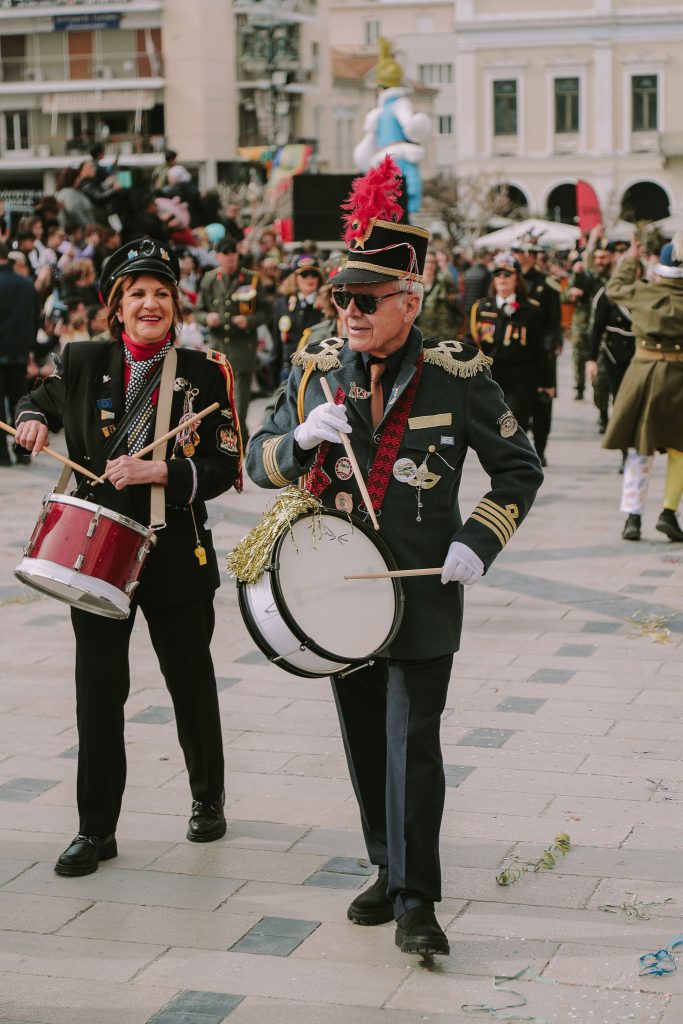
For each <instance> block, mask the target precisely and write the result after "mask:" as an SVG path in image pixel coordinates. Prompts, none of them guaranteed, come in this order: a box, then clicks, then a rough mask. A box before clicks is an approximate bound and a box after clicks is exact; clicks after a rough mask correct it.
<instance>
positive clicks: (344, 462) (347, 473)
mask: <svg viewBox="0 0 683 1024" xmlns="http://www.w3.org/2000/svg"><path fill="white" fill-rule="evenodd" d="M334 471H335V473H336V474H337V476H338V477H339V479H340V480H350V479H351V477H352V476H353V469H352V467H351V461H350V459H347V458H346V456H343V457H342V458H341V459H337V461H336V463H335V466H334Z"/></svg>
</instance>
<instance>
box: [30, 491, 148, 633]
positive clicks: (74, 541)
mask: <svg viewBox="0 0 683 1024" xmlns="http://www.w3.org/2000/svg"><path fill="white" fill-rule="evenodd" d="M155 539H156V538H155V537H154V534H153V533H152V532H151V531H150V530H149V529H147V528H146V527H144V526H141V525H140V524H139V523H136V522H135V521H134V520H132V519H128V518H127V517H125V516H121V515H119V514H118V513H116V512H112V511H111V510H110V509H107V508H104V507H103V506H101V505H95V504H94V503H93V502H88V501H82V500H81V499H80V498H74V497H72V496H70V495H63V494H50V495H49V496H48V497H47V498H46V499H45V502H44V505H43V511H42V513H41V515H40V518H39V519H38V522H37V524H36V527H35V529H34V531H33V534H32V536H31V540H30V541H29V543H28V545H27V547H26V550H25V552H24V555H25V557H24V559H23V561H22V562H21V564H20V565H19V566H17V569H16V570H15V571H16V572H17V575H18V577H19V579H21V580H22V582H24V583H27V584H28V585H29V586H32V587H35V588H36V589H38V590H42V591H43V592H45V593H48V594H51V596H53V597H57V598H58V599H59V600H62V601H66V603H67V604H74V605H78V606H81V607H86V606H87V608H86V610H88V611H92V612H95V613H96V614H101V615H106V616H108V617H114V618H125V617H126V616H127V614H128V604H129V595H130V593H131V592H132V590H133V589H134V585H135V584H136V583H137V581H138V578H139V576H140V573H141V572H142V569H143V566H144V564H145V560H146V557H147V554H148V553H149V549H151V547H152V545H153V543H154V541H155ZM145 545H146V547H147V550H146V551H145V550H144V548H145ZM50 567H61V568H62V569H63V570H67V571H68V572H69V573H71V575H70V576H69V577H68V579H69V582H66V580H67V576H65V574H64V573H63V572H59V571H57V577H58V578H59V584H58V585H57V586H53V585H52V581H53V577H52V570H51V568H50ZM88 580H95V581H102V583H103V584H105V588H104V591H103V588H102V587H100V586H97V585H96V584H88ZM109 588H113V589H114V591H120V597H119V598H117V597H116V595H115V594H114V598H115V604H114V606H112V605H111V603H110V602H108V601H107V600H106V598H105V597H103V596H102V595H103V592H105V591H108V589H109ZM72 589H73V593H70V591H71V590H72ZM84 594H85V595H86V597H85V598H84V597H83V595H84ZM88 594H90V595H91V597H92V600H91V601H88V600H87V595H88ZM98 603H102V607H101V608H98V607H93V604H94V605H97V604H98Z"/></svg>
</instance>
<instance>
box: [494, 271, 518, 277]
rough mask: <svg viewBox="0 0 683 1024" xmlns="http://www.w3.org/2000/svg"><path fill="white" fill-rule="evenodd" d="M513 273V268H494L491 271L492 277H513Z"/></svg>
mask: <svg viewBox="0 0 683 1024" xmlns="http://www.w3.org/2000/svg"><path fill="white" fill-rule="evenodd" d="M515 273H516V271H514V270H494V271H493V276H494V277H514V276H515Z"/></svg>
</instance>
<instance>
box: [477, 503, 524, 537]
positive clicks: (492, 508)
mask: <svg viewBox="0 0 683 1024" xmlns="http://www.w3.org/2000/svg"><path fill="white" fill-rule="evenodd" d="M479 506H480V507H481V508H487V509H489V511H491V512H497V513H498V514H499V515H501V516H504V517H505V519H506V520H507V521H508V523H509V524H510V526H511V527H512V532H513V533H514V531H515V530H516V529H517V521H516V519H515V517H514V516H513V515H512V513H511V512H510V511H509V510H508V509H507V508H503V506H502V505H496V503H495V501H491V499H490V498H482V499H481V501H480V502H479ZM517 515H519V509H518V510H517Z"/></svg>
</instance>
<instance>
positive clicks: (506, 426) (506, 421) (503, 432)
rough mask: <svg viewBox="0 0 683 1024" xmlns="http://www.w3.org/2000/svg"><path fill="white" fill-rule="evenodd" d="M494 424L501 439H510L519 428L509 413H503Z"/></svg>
mask: <svg viewBox="0 0 683 1024" xmlns="http://www.w3.org/2000/svg"><path fill="white" fill-rule="evenodd" d="M496 423H497V424H498V427H499V428H500V436H501V437H512V435H513V434H515V433H516V432H517V428H518V426H519V424H518V423H517V420H516V419H515V417H514V416H513V415H512V413H511V412H504V413H503V415H502V416H501V417H500V418H499V419H497V420H496Z"/></svg>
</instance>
